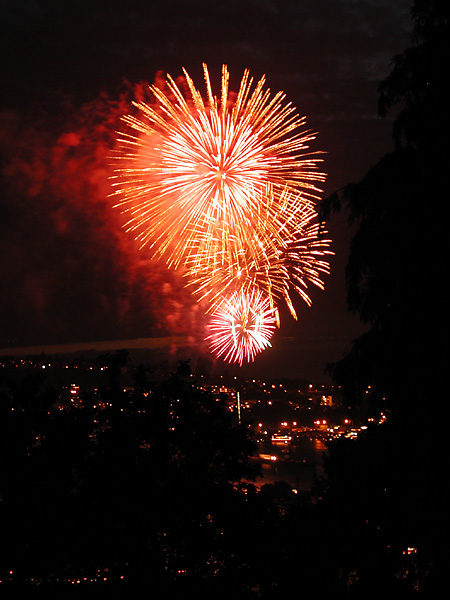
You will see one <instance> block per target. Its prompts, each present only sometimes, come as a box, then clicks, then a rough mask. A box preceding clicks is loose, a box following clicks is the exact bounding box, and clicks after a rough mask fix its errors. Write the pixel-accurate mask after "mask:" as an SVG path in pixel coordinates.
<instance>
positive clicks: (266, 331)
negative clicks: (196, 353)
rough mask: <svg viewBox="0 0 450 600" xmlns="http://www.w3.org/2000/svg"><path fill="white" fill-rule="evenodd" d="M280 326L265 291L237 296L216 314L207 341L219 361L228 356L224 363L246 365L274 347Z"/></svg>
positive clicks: (225, 301) (224, 303) (236, 294)
mask: <svg viewBox="0 0 450 600" xmlns="http://www.w3.org/2000/svg"><path fill="white" fill-rule="evenodd" d="M276 326H277V317H276V309H274V308H271V306H270V303H269V300H268V298H265V297H264V295H263V294H262V292H261V291H259V290H256V289H253V290H252V291H251V292H250V293H249V294H245V293H244V292H235V293H234V294H233V295H232V296H231V298H230V299H226V298H225V299H223V301H222V304H220V305H219V306H218V307H217V308H216V310H215V311H214V313H213V315H212V318H211V323H210V325H209V330H210V335H209V336H208V337H207V338H206V339H207V341H209V344H210V347H211V350H212V351H213V352H214V353H215V354H216V355H217V356H218V357H219V356H222V355H224V360H226V361H228V362H230V363H231V362H238V363H239V364H240V365H242V363H243V362H244V360H246V361H247V362H252V361H253V360H254V357H255V355H256V354H257V353H258V352H261V350H264V349H265V348H267V347H268V346H270V345H271V344H270V342H269V340H270V338H271V337H272V335H273V333H274V331H275V329H276Z"/></svg>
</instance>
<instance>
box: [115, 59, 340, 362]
mask: <svg viewBox="0 0 450 600" xmlns="http://www.w3.org/2000/svg"><path fill="white" fill-rule="evenodd" d="M203 69H204V77H205V83H206V98H205V99H203V98H202V96H201V94H200V92H199V91H198V90H197V89H196V88H195V86H194V83H193V81H192V80H191V78H190V77H189V75H188V74H187V72H186V71H185V70H183V72H184V78H185V79H184V82H183V85H181V84H180V83H176V82H175V81H174V80H173V79H172V78H171V77H170V76H167V80H166V82H165V87H164V89H161V88H160V87H157V86H155V85H153V86H150V91H151V93H152V94H153V97H154V101H152V105H150V104H147V103H144V102H135V103H133V104H134V106H135V108H136V110H137V114H138V115H139V118H138V116H132V115H129V116H125V117H124V118H123V120H124V122H125V123H126V124H127V125H128V126H129V127H130V128H131V133H124V134H120V137H119V139H118V144H119V149H118V159H119V163H118V164H119V166H118V168H117V169H116V171H115V173H116V174H115V177H114V179H115V182H114V185H115V186H116V188H117V190H116V192H115V194H114V195H116V196H117V197H118V202H117V204H116V206H117V207H119V208H121V209H122V211H123V212H124V213H125V214H126V215H127V223H126V229H127V231H129V232H131V233H132V234H133V235H134V236H135V238H136V239H137V240H138V241H139V242H140V245H141V247H142V248H143V247H146V248H148V249H150V250H151V252H152V255H153V256H155V257H159V258H164V259H165V260H166V262H167V264H168V266H169V267H174V268H177V267H180V266H182V267H183V268H184V269H185V274H186V277H187V285H188V286H190V287H191V289H192V292H193V294H194V295H196V296H197V297H198V299H199V301H200V300H203V301H206V302H207V303H208V304H207V308H206V310H207V312H209V313H211V314H212V323H214V324H215V325H214V333H213V334H211V335H210V336H209V338H208V339H209V340H210V341H211V347H212V349H213V351H214V352H215V353H216V354H217V355H218V356H222V355H223V354H225V359H226V360H229V361H237V362H239V363H240V364H242V361H243V360H244V358H245V359H246V360H248V361H250V360H253V357H254V355H255V353H256V352H258V351H260V350H262V349H264V348H265V347H267V346H268V345H270V344H269V342H268V339H269V338H270V337H271V335H272V333H273V330H272V325H273V324H274V323H275V324H276V325H279V317H278V309H277V304H278V302H279V301H284V302H285V303H286V304H287V306H288V307H289V310H290V312H291V314H292V316H293V317H294V318H297V316H296V312H295V309H294V306H293V302H292V298H291V292H292V291H294V292H296V293H298V294H299V295H300V297H301V298H302V299H303V300H304V301H305V302H306V303H307V304H310V298H309V295H308V292H307V288H308V285H309V284H310V283H312V284H313V285H316V286H318V287H320V288H323V283H322V281H321V274H322V273H328V263H327V261H326V260H324V257H325V256H326V255H327V254H331V252H329V251H328V247H329V245H330V240H327V239H325V237H324V235H325V233H326V232H323V233H322V235H319V224H318V222H317V211H316V209H315V204H316V201H317V200H318V198H319V197H318V195H317V194H318V193H319V192H321V190H320V189H319V188H317V187H316V185H315V182H323V181H324V180H325V174H324V173H321V172H320V171H319V170H318V169H317V165H318V163H320V162H321V160H322V159H321V158H320V154H321V153H318V152H310V151H309V150H308V148H309V146H308V144H309V143H310V141H312V140H314V139H315V134H314V133H312V132H311V131H310V130H305V129H304V125H305V117H299V116H298V115H297V114H296V112H295V109H294V108H293V107H292V106H291V104H290V103H287V104H284V98H285V96H284V94H283V93H282V92H278V93H277V94H275V95H274V96H271V94H270V90H264V84H265V79H264V77H263V78H262V79H261V80H260V81H259V82H257V83H256V85H255V86H253V79H252V78H250V76H249V72H248V71H245V72H244V75H243V78H242V80H241V84H240V87H239V91H238V93H237V95H233V94H230V93H229V90H228V82H229V74H228V70H227V68H226V66H223V68H222V83H221V94H220V98H219V99H218V98H217V97H215V96H214V95H213V93H212V88H211V82H210V78H209V73H208V70H207V67H206V65H203ZM233 302H236V308H235V311H233V310H232V303H233ZM250 303H253V306H252V307H250ZM258 311H260V314H259V316H258ZM226 315H228V316H226ZM230 315H231V316H230ZM230 319H231V320H230ZM220 323H222V325H220ZM225 323H226V324H227V325H225ZM250 323H251V324H252V325H250ZM227 332H228V333H227ZM227 336H228V344H227V341H226V339H227Z"/></svg>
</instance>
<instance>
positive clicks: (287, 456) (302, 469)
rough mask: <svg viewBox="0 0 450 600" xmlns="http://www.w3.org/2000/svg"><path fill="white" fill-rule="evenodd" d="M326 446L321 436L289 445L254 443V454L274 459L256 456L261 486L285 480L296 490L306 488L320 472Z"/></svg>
mask: <svg viewBox="0 0 450 600" xmlns="http://www.w3.org/2000/svg"><path fill="white" fill-rule="evenodd" d="M326 451H327V447H326V445H325V444H324V443H323V442H322V441H321V440H320V439H314V438H313V439H310V438H308V437H305V438H301V439H300V440H298V441H295V442H291V443H290V444H280V445H279V444H273V443H272V442H271V441H270V440H268V441H266V442H259V443H258V444H257V453H259V454H260V455H263V456H266V457H269V456H275V457H276V460H269V459H268V458H266V459H259V462H260V464H261V474H262V477H261V478H260V479H259V480H258V481H257V485H258V486H261V485H264V484H267V483H276V482H279V481H285V482H286V483H288V484H289V485H290V486H291V487H293V488H296V489H297V490H303V491H307V490H310V489H311V486H312V485H313V484H314V482H315V478H316V477H320V476H322V475H323V454H324V453H326Z"/></svg>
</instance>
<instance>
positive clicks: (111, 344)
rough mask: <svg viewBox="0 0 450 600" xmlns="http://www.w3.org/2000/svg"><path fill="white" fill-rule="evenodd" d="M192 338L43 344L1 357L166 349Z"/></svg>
mask: <svg viewBox="0 0 450 600" xmlns="http://www.w3.org/2000/svg"><path fill="white" fill-rule="evenodd" d="M192 343H193V340H192V338H190V337H188V336H166V337H150V338H131V339H126V340H108V341H97V342H70V343H61V344H41V345H33V346H17V347H12V348H0V356H10V355H14V356H16V355H18V354H31V355H35V354H67V353H71V352H78V351H82V350H84V351H104V350H120V349H122V348H124V349H129V348H130V349H133V350H151V349H153V348H164V347H166V346H171V345H173V344H181V345H191V344H192Z"/></svg>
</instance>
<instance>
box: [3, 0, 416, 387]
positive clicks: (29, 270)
mask: <svg viewBox="0 0 450 600" xmlns="http://www.w3.org/2000/svg"><path fill="white" fill-rule="evenodd" d="M410 4H411V3H410V0H339V1H338V2H336V0H315V1H307V0H298V1H293V0H279V1H275V0H253V1H250V0H229V1H227V0H224V1H222V2H217V3H216V2H213V1H208V0H191V1H182V0H165V1H163V2H155V1H152V0H147V1H139V0H136V1H130V2H124V3H122V4H119V5H117V4H114V3H111V2H106V1H103V0H101V1H96V0H90V1H84V0H78V1H76V0H66V1H64V2H60V1H56V0H55V1H50V0H48V1H43V0H42V1H39V0H35V1H34V2H33V1H31V0H30V1H27V0H23V1H21V2H15V1H14V0H1V1H0V7H1V10H0V16H1V18H0V45H1V52H0V60H1V79H2V83H1V86H0V157H1V162H0V168H1V176H0V177H1V179H0V185H1V189H0V193H1V198H0V202H1V213H0V214H1V219H0V273H1V286H2V291H1V298H0V302H1V305H0V349H5V348H9V349H11V348H17V347H22V346H35V345H45V344H68V343H76V342H95V341H101V340H127V339H131V338H147V337H154V336H157V337H164V336H177V337H184V338H185V337H188V338H189V339H190V340H191V341H192V342H193V343H194V345H196V346H197V347H201V338H202V334H203V325H204V317H203V313H202V310H201V308H199V307H198V306H197V305H196V304H195V302H194V301H193V300H192V298H190V297H189V295H188V293H187V292H186V291H185V289H184V287H183V280H182V278H181V277H180V276H179V275H178V274H177V273H173V272H169V271H168V270H167V268H166V267H165V265H164V264H163V263H157V264H155V263H153V262H152V263H151V262H150V261H149V260H148V257H147V256H146V255H145V252H144V253H143V252H139V251H138V250H137V248H136V247H135V245H134V243H133V242H132V240H130V239H129V238H128V237H127V236H126V235H125V233H124V232H123V230H122V229H121V228H120V218H119V215H117V214H116V212H117V211H116V212H114V211H113V210H112V208H111V200H110V199H109V198H108V192H109V185H110V184H109V180H108V175H109V171H108V169H109V166H108V165H109V163H108V160H107V157H108V154H109V150H110V149H109V148H108V139H109V137H108V135H107V132H106V133H105V131H104V129H103V127H104V126H105V124H104V123H102V119H101V117H102V114H101V105H100V104H99V103H98V102H97V104H93V103H94V101H95V100H96V99H98V98H99V97H100V95H101V94H102V93H104V95H103V98H105V97H106V96H105V94H107V95H108V96H107V97H108V98H109V99H110V100H114V99H116V98H118V97H119V95H120V92H121V90H123V86H124V83H123V82H124V80H127V81H128V82H130V83H131V84H135V83H139V82H150V83H151V82H153V81H154V79H155V78H156V77H157V76H158V73H159V72H168V73H170V74H171V75H172V76H174V77H177V76H179V75H180V74H181V68H182V67H185V68H186V69H187V71H188V72H189V74H190V75H191V77H192V78H193V79H194V81H195V83H196V84H197V87H199V88H200V89H202V90H203V89H204V88H203V76H202V63H203V62H206V63H207V65H208V68H209V71H210V74H211V77H212V81H213V86H214V89H215V90H216V91H218V82H219V81H220V72H221V65H222V64H227V65H228V68H229V71H230V76H231V79H230V88H231V89H237V87H238V85H239V82H240V79H241V76H242V73H243V70H244V69H245V68H248V69H250V72H251V74H252V75H253V76H254V77H255V78H256V79H259V78H260V77H261V76H262V75H264V74H265V75H266V78H267V86H268V87H269V88H270V89H271V90H272V91H273V92H274V93H275V92H277V91H278V90H283V91H284V92H286V94H287V98H288V100H291V101H292V102H293V104H294V105H295V106H296V107H297V108H298V112H299V113H301V114H302V115H303V114H304V115H306V116H307V126H308V127H309V128H311V129H313V130H314V131H318V132H319V134H318V137H317V140H316V142H315V144H314V146H313V149H314V150H324V151H326V152H327V154H326V155H325V163H324V170H325V171H326V172H327V174H328V178H327V182H326V184H325V186H324V191H323V196H324V197H325V196H327V195H328V194H330V193H332V192H333V191H335V190H337V189H339V188H340V187H342V186H344V185H346V184H347V183H349V182H352V181H358V180H359V179H360V178H361V177H362V176H363V175H364V174H365V173H366V172H367V170H368V169H369V168H370V167H371V166H372V165H373V164H375V163H376V162H377V161H378V159H379V158H381V157H382V156H383V154H385V153H386V152H388V151H390V150H391V149H392V138H391V128H392V117H393V116H394V115H391V118H390V119H386V120H381V119H380V118H378V116H377V100H378V95H377V88H378V84H379V83H380V81H381V80H382V79H383V78H384V77H385V76H386V75H387V74H388V73H389V67H390V61H391V59H392V58H393V56H394V55H396V54H398V53H400V52H402V51H403V50H405V49H406V48H407V47H408V46H409V45H410V38H409V35H410V31H411V28H412V22H411V19H410V15H409V11H410ZM64 103H66V105H67V103H70V106H71V107H72V113H71V114H72V115H73V123H71V121H70V119H67V116H66V117H65V118H64V119H63V118H62V117H61V109H60V107H61V106H62V105H63V104H64ZM83 106H84V107H86V106H91V112H90V113H89V111H88V110H87V109H83ZM93 106H95V108H92V107H93ZM69 112H70V111H69ZM94 113H95V114H94ZM65 114H66V115H67V110H66V113H65ZM94 117H95V118H94ZM93 124H94V125H95V127H94V126H93ZM102 136H103V137H102ZM329 232H330V235H331V237H332V239H333V241H334V243H333V248H332V249H333V250H334V252H335V254H336V255H335V257H334V258H333V259H332V260H331V275H330V276H329V277H326V278H325V285H326V288H325V291H320V290H315V289H313V290H312V298H313V305H312V307H311V308H308V307H307V306H306V305H304V304H303V305H302V303H301V301H300V300H298V301H296V303H295V305H296V309H297V312H298V315H299V321H298V322H294V321H293V320H292V318H291V317H290V316H289V315H288V314H287V312H286V313H285V314H282V323H281V328H280V329H279V330H278V331H277V333H276V334H275V336H274V338H273V348H272V349H269V350H267V351H265V352H264V353H262V354H261V355H259V356H258V357H257V358H256V362H255V364H254V365H252V366H251V367H250V368H248V369H246V370H245V373H246V374H249V375H255V376H256V375H260V374H264V375H266V376H271V375H273V376H290V377H296V376H306V377H313V378H314V377H316V378H318V377H322V370H323V367H324V365H325V363H326V362H328V361H333V360H336V359H339V358H340V357H341V356H342V354H343V353H344V352H345V351H347V350H348V349H349V347H350V344H351V341H352V339H353V338H354V337H356V336H357V335H358V334H359V333H360V332H361V331H362V326H361V325H360V323H359V321H358V319H357V318H355V317H353V316H351V315H349V314H348V313H347V311H346V301H345V282H344V269H345V264H346V260H347V252H348V243H349V240H350V235H351V232H350V231H349V229H348V227H347V224H346V216H345V214H344V215H340V216H337V217H333V218H332V220H331V222H330V223H329ZM380 243H381V241H380ZM1 352H2V353H3V350H2V351H1ZM183 352H186V351H180V354H179V357H180V358H185V357H187V356H186V354H183ZM236 370H237V371H238V372H239V369H236Z"/></svg>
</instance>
